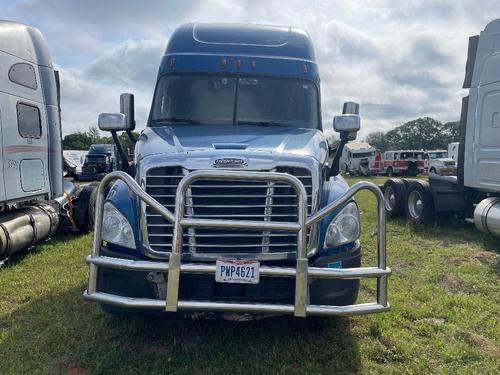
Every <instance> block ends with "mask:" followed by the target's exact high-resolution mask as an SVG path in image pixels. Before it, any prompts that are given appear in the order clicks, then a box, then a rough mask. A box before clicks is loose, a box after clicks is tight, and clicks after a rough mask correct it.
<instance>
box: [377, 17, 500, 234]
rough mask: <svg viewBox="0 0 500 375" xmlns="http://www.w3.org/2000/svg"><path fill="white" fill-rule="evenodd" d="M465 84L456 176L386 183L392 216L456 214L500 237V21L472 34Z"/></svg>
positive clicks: (421, 219)
mask: <svg viewBox="0 0 500 375" xmlns="http://www.w3.org/2000/svg"><path fill="white" fill-rule="evenodd" d="M463 87H464V88H466V89H469V94H468V95H467V96H466V97H464V98H463V100H462V113H461V118H460V142H459V149H458V158H457V175H456V176H439V175H437V174H431V175H430V176H429V179H428V181H423V180H404V179H389V180H387V181H386V183H385V185H384V195H385V198H386V210H387V212H388V214H389V215H390V216H399V215H402V214H404V213H406V216H407V218H408V220H409V221H410V222H412V223H425V222H429V221H432V220H433V219H434V218H435V216H436V214H438V213H441V212H451V213H457V214H459V215H461V216H462V217H464V218H465V220H466V221H469V222H473V223H474V224H475V225H476V227H477V228H478V229H479V230H481V231H482V232H485V233H489V234H491V235H494V236H496V237H500V19H497V20H494V21H492V22H490V23H489V24H488V25H487V26H486V27H485V29H484V30H483V31H482V32H481V33H480V35H477V36H473V37H470V38H469V48H468V57H467V65H466V69H465V80H464V84H463Z"/></svg>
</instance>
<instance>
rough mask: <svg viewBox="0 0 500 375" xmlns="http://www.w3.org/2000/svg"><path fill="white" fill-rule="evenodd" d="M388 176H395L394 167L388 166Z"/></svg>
mask: <svg viewBox="0 0 500 375" xmlns="http://www.w3.org/2000/svg"><path fill="white" fill-rule="evenodd" d="M387 176H389V177H392V176H394V170H393V169H392V167H389V168H387Z"/></svg>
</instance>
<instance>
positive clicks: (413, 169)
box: [406, 161, 418, 176]
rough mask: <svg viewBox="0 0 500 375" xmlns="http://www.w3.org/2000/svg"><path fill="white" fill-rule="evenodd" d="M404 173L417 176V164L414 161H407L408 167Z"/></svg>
mask: <svg viewBox="0 0 500 375" xmlns="http://www.w3.org/2000/svg"><path fill="white" fill-rule="evenodd" d="M406 174H407V175H408V176H417V175H418V166H417V163H415V162H414V161H409V162H408V169H407V170H406Z"/></svg>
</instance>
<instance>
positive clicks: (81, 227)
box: [73, 184, 95, 233]
mask: <svg viewBox="0 0 500 375" xmlns="http://www.w3.org/2000/svg"><path fill="white" fill-rule="evenodd" d="M94 189H95V187H94V186H92V185H91V184H89V185H85V186H84V187H82V188H81V189H79V190H78V191H77V193H76V194H75V196H76V199H75V201H74V203H73V221H74V223H75V226H76V230H77V231H78V232H80V233H85V232H87V231H88V230H89V228H90V217H89V212H88V205H89V202H90V199H91V198H92V193H93V190H94Z"/></svg>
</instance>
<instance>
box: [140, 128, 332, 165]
mask: <svg viewBox="0 0 500 375" xmlns="http://www.w3.org/2000/svg"><path fill="white" fill-rule="evenodd" d="M208 150H213V151H214V152H217V150H248V151H262V152H269V153H273V154H296V155H302V156H311V157H313V158H315V159H316V160H318V161H319V162H320V163H322V164H323V163H324V162H326V159H327V156H328V146H327V143H326V139H325V137H324V135H323V133H322V132H321V131H319V130H315V129H301V128H291V127H281V126H268V127H265V126H254V125H238V126H232V125H171V126H161V127H147V128H146V129H145V130H144V131H143V132H142V134H141V136H140V137H139V140H138V142H137V146H136V157H137V160H138V161H139V160H141V159H142V158H144V157H147V156H149V155H156V154H162V153H189V152H191V151H208Z"/></svg>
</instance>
